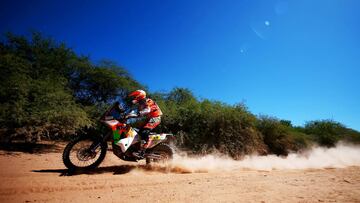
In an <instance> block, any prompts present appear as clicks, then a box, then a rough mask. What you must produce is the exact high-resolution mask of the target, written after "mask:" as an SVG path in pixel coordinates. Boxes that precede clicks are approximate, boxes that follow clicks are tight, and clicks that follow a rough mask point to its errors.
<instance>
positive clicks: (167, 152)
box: [146, 143, 174, 164]
mask: <svg viewBox="0 0 360 203" xmlns="http://www.w3.org/2000/svg"><path fill="white" fill-rule="evenodd" d="M150 153H152V154H156V155H159V156H160V157H161V158H159V159H151V158H146V164H151V163H152V162H155V163H166V162H168V161H170V160H172V158H173V155H174V152H173V149H172V148H171V146H170V145H168V144H166V143H160V144H158V145H157V146H155V147H154V148H152V149H151V151H150Z"/></svg>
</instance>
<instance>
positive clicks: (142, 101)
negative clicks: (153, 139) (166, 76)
mask: <svg viewBox="0 0 360 203" xmlns="http://www.w3.org/2000/svg"><path fill="white" fill-rule="evenodd" d="M128 101H131V104H132V105H137V108H138V114H137V116H136V117H138V118H144V120H145V122H144V123H143V124H142V125H141V126H140V127H139V134H140V137H141V142H140V143H141V144H140V151H139V152H134V153H133V155H135V156H137V157H138V158H143V156H144V152H145V150H146V149H147V147H148V144H149V134H150V131H152V130H153V129H154V128H155V127H156V126H158V125H159V124H160V122H161V116H162V112H161V110H160V108H159V106H158V105H157V104H156V103H155V102H154V101H153V100H152V99H150V98H146V92H145V91H144V90H136V91H134V92H132V93H130V94H129V95H128ZM129 117H133V116H130V115H129Z"/></svg>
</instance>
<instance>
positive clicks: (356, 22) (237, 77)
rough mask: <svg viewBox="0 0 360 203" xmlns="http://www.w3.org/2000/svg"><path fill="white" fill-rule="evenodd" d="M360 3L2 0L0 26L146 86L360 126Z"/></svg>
mask: <svg viewBox="0 0 360 203" xmlns="http://www.w3.org/2000/svg"><path fill="white" fill-rule="evenodd" d="M359 10H360V1H357V0H317V1H316V0H237V1H227V0H224V1H216V0H206V1H204V0H195V1H185V0H181V1H158V0H151V1H145V0H143V1H142V0H127V1H124V0H122V1H105V0H104V1H47V0H35V1H18V0H12V1H6V0H5V1H2V2H1V5H0V32H1V33H4V32H5V31H12V32H14V33H17V34H28V33H29V30H31V29H33V30H38V31H41V32H43V33H44V34H45V35H48V36H52V37H53V38H55V39H56V40H59V41H64V42H66V43H67V44H68V45H69V46H70V47H72V48H73V49H74V50H76V52H77V53H80V54H85V55H89V56H90V57H91V59H92V60H94V61H98V60H100V59H104V58H105V59H111V60H114V61H116V62H117V63H118V64H120V65H122V66H124V67H125V68H126V69H127V70H129V72H130V73H131V74H132V75H133V76H134V78H135V79H137V80H138V81H140V82H141V83H143V84H145V85H147V86H148V88H149V89H150V90H151V91H169V90H171V89H172V88H174V87H186V88H189V89H190V90H192V91H193V92H194V93H195V95H196V96H198V97H199V98H207V99H212V100H219V101H222V102H225V103H228V104H235V103H238V102H245V104H246V105H247V106H248V107H249V109H250V111H252V112H253V113H255V114H266V115H271V116H276V117H278V118H281V119H289V120H291V121H292V122H293V123H294V124H296V125H303V124H304V123H305V121H309V120H314V119H334V120H336V121H339V122H342V123H344V124H345V125H347V126H348V127H352V128H355V129H357V130H360V91H359V88H360V82H359V76H360V37H359V36H360V13H359Z"/></svg>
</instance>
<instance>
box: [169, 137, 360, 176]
mask: <svg viewBox="0 0 360 203" xmlns="http://www.w3.org/2000/svg"><path fill="white" fill-rule="evenodd" d="M348 166H360V146H355V145H349V144H343V143H340V144H338V145H337V146H336V147H333V148H324V147H313V148H311V149H310V150H308V151H305V152H302V153H290V154H289V155H288V156H286V157H280V156H276V155H267V156H258V155H248V156H245V157H244V158H243V159H242V160H233V159H231V158H229V157H226V156H221V155H206V156H202V157H189V156H186V155H176V156H175V157H174V159H173V161H172V162H171V163H170V166H169V167H170V169H169V170H170V171H173V170H174V171H184V172H187V173H196V172H212V171H224V170H225V171H231V170H241V169H254V170H282V169H324V168H344V167H348Z"/></svg>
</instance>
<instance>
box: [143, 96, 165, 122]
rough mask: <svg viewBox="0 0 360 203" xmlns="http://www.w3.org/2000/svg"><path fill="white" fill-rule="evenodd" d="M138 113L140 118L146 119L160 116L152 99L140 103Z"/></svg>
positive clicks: (158, 108) (160, 113)
mask: <svg viewBox="0 0 360 203" xmlns="http://www.w3.org/2000/svg"><path fill="white" fill-rule="evenodd" d="M138 111H139V114H140V116H147V117H148V118H154V117H159V116H161V115H162V112H161V109H160V107H159V106H158V105H157V104H156V103H155V102H154V101H153V100H152V99H144V100H142V101H140V102H139V107H138Z"/></svg>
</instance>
